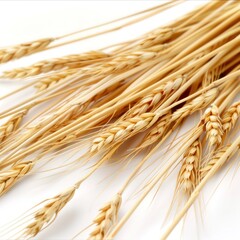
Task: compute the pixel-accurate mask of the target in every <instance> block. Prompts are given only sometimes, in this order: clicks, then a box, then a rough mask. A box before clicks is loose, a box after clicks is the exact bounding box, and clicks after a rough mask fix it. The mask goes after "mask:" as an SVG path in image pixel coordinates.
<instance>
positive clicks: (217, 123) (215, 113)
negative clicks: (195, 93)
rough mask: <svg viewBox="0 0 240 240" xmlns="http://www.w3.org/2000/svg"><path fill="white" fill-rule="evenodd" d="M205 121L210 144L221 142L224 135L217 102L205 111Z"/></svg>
mask: <svg viewBox="0 0 240 240" xmlns="http://www.w3.org/2000/svg"><path fill="white" fill-rule="evenodd" d="M204 122H205V129H206V133H207V138H208V139H209V144H210V145H211V146H213V145H219V144H221V143H222V135H223V130H222V123H221V119H220V116H219V110H218V107H217V106H216V105H215V104H212V105H211V106H210V107H209V108H207V110H206V111H205V113H204Z"/></svg>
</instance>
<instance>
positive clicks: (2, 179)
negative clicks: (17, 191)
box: [0, 161, 34, 196]
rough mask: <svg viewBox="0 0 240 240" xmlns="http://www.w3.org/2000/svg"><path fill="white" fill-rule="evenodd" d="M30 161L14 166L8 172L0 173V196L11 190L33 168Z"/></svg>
mask: <svg viewBox="0 0 240 240" xmlns="http://www.w3.org/2000/svg"><path fill="white" fill-rule="evenodd" d="M33 166H34V163H33V162H31V161H27V162H21V163H17V164H16V165H14V166H13V167H12V168H10V169H9V170H3V171H1V172H0V196H1V195H3V194H4V193H6V192H7V191H8V190H9V189H10V188H12V187H13V186H14V185H15V184H16V183H17V182H18V181H19V180H20V179H21V178H22V177H24V176H25V175H26V174H28V173H29V172H30V171H31V169H32V168H33Z"/></svg>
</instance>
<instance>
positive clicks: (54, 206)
mask: <svg viewBox="0 0 240 240" xmlns="http://www.w3.org/2000/svg"><path fill="white" fill-rule="evenodd" d="M77 187H78V186H76V185H74V186H73V187H70V188H69V189H67V190H65V191H64V192H62V193H60V194H58V195H56V196H55V197H53V198H50V199H48V200H46V201H44V206H43V207H42V208H40V209H39V210H38V211H36V213H35V215H34V220H33V222H32V223H30V224H29V225H28V226H27V228H26V231H25V232H24V235H25V236H28V237H34V236H36V235H37V234H38V233H39V232H40V231H41V230H42V228H43V227H46V226H47V225H48V224H50V223H51V221H52V220H54V218H55V217H56V216H57V215H58V213H59V212H60V211H61V209H62V208H63V207H64V206H65V205H66V204H67V203H68V202H69V201H70V200H71V199H72V197H73V195H74V193H75V191H76V189H77Z"/></svg>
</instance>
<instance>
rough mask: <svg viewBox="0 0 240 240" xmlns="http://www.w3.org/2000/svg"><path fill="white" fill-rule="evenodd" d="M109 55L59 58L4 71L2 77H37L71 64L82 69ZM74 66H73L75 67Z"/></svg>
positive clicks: (92, 53)
mask: <svg viewBox="0 0 240 240" xmlns="http://www.w3.org/2000/svg"><path fill="white" fill-rule="evenodd" d="M107 57H109V54H106V53H103V52H97V51H91V52H86V53H81V54H74V55H67V56H64V57H60V58H53V59H49V60H45V61H40V62H37V63H35V64H33V65H31V66H29V67H24V68H16V69H13V70H11V71H5V72H4V73H3V75H2V77H5V78H26V77H30V76H35V75H39V74H41V73H47V72H51V71H56V70H60V69H63V68H69V67H71V66H72V64H75V65H76V64H77V67H78V68H80V67H83V66H86V65H88V64H89V63H91V62H92V60H97V59H101V58H107ZM75 65H74V66H75Z"/></svg>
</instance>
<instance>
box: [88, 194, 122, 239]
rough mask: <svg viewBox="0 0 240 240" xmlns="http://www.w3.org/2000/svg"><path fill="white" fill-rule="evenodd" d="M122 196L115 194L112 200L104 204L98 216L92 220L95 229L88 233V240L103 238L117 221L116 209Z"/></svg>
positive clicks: (117, 209)
mask: <svg viewBox="0 0 240 240" xmlns="http://www.w3.org/2000/svg"><path fill="white" fill-rule="evenodd" d="M121 201H122V197H121V195H120V194H117V195H116V196H115V197H114V198H113V199H112V201H110V202H108V203H107V204H105V205H104V206H103V207H102V208H101V209H100V213H99V214H98V216H97V217H96V218H95V219H94V220H93V222H94V223H95V224H96V226H95V229H94V230H93V231H92V232H91V233H90V236H89V238H88V240H103V239H104V238H105V237H106V234H107V233H108V232H109V230H111V228H112V227H113V225H114V224H115V223H116V221H117V216H118V211H119V208H120V205H121Z"/></svg>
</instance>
